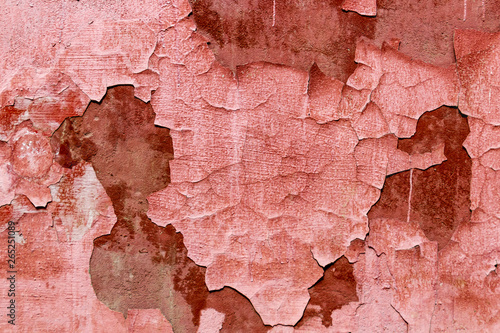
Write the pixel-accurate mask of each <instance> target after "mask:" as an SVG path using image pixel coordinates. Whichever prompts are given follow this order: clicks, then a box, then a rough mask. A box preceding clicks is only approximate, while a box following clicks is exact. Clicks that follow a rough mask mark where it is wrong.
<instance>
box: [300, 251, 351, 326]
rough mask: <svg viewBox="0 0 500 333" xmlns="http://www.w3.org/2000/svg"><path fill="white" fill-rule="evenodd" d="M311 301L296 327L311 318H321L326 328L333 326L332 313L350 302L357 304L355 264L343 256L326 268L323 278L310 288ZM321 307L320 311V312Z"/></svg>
mask: <svg viewBox="0 0 500 333" xmlns="http://www.w3.org/2000/svg"><path fill="white" fill-rule="evenodd" d="M309 295H310V296H311V299H310V300H309V304H307V307H306V310H305V311H304V316H303V317H302V319H301V320H300V321H299V322H298V323H297V325H296V327H300V326H302V325H303V324H304V323H305V322H306V321H307V320H308V319H309V318H312V317H316V316H319V317H321V322H322V324H323V325H324V326H326V327H330V326H331V325H332V316H331V314H332V311H333V310H337V309H340V308H341V307H342V306H344V305H346V304H349V303H350V302H357V301H358V300H359V299H358V295H357V293H356V280H355V279H354V274H353V264H351V263H349V261H348V260H347V259H346V257H344V256H342V257H340V258H339V259H337V260H336V261H335V262H334V263H333V264H330V265H328V266H326V267H325V273H324V275H323V277H322V278H321V279H320V280H319V281H318V282H316V284H315V285H314V286H312V287H311V288H309ZM318 307H319V310H318Z"/></svg>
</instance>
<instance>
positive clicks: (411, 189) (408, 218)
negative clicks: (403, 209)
mask: <svg viewBox="0 0 500 333" xmlns="http://www.w3.org/2000/svg"><path fill="white" fill-rule="evenodd" d="M412 191H413V169H410V193H409V194H408V214H407V215H406V222H407V223H410V212H411V192H412Z"/></svg>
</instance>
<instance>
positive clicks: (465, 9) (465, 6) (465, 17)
mask: <svg viewBox="0 0 500 333" xmlns="http://www.w3.org/2000/svg"><path fill="white" fill-rule="evenodd" d="M466 19H467V0H464V22H465V20H466Z"/></svg>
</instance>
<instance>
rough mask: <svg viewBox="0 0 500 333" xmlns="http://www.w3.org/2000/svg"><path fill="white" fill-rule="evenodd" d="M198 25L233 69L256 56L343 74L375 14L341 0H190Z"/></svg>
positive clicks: (221, 59)
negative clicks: (348, 7) (346, 8)
mask: <svg viewBox="0 0 500 333" xmlns="http://www.w3.org/2000/svg"><path fill="white" fill-rule="evenodd" d="M189 2H190V4H191V7H192V8H193V17H194V20H195V22H196V25H197V28H198V31H200V33H202V34H204V35H206V36H207V37H208V38H209V39H210V40H211V41H213V42H214V43H211V47H212V48H213V50H214V52H215V54H216V56H217V58H218V60H219V62H221V63H222V64H223V65H225V66H228V67H229V68H231V69H233V70H235V68H236V66H239V65H243V64H246V63H249V62H255V61H268V62H273V63H277V64H283V65H288V66H294V67H298V68H301V69H304V70H308V69H309V67H311V64H312V63H313V62H314V61H316V62H317V63H318V64H319V66H320V67H321V69H322V70H323V71H325V72H326V73H327V74H328V75H333V76H335V77H337V78H340V79H342V80H344V81H345V80H347V77H348V76H349V74H350V73H352V72H353V71H354V69H355V66H356V64H355V63H354V51H355V50H354V49H355V48H354V46H355V44H356V40H357V39H358V37H360V36H366V37H369V38H373V37H374V35H375V22H376V20H377V18H370V17H364V16H361V15H358V14H357V13H353V12H344V11H342V9H341V4H342V1H340V0H338V1H328V0H307V1H298V0H294V1H279V0H277V1H275V25H274V26H273V0H258V1H254V2H248V1H245V0H235V1H233V0H231V1H229V0H227V1H213V0H190V1H189Z"/></svg>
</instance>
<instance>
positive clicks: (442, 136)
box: [368, 106, 472, 249]
mask: <svg viewBox="0 0 500 333" xmlns="http://www.w3.org/2000/svg"><path fill="white" fill-rule="evenodd" d="M468 134H469V126H468V123H467V118H466V117H465V116H462V115H461V114H460V113H459V111H458V109H456V108H450V107H446V106H443V107H441V108H439V109H437V110H435V111H432V112H426V113H425V114H424V115H422V117H420V119H419V121H418V124H417V131H416V133H415V135H414V136H413V137H411V138H409V139H404V140H399V141H398V148H399V149H401V150H403V151H405V152H407V153H410V154H413V153H426V152H430V151H431V150H432V149H433V148H435V147H437V146H438V145H440V144H442V143H444V145H445V149H444V153H445V155H446V158H447V160H446V161H445V162H443V163H441V164H439V165H436V166H433V167H430V168H428V169H427V170H418V169H414V170H413V177H412V184H413V187H412V197H411V212H410V220H411V221H413V222H416V223H418V224H419V225H420V227H421V228H422V230H423V231H424V233H425V235H426V236H427V238H428V239H429V240H431V241H436V242H438V246H439V249H442V248H443V247H445V246H446V244H448V242H449V240H450V238H451V236H452V235H453V232H454V231H455V229H456V228H457V226H458V225H459V224H460V223H463V222H467V221H469V220H470V209H469V207H470V181H471V165H472V162H471V160H470V157H469V155H468V154H467V152H466V151H465V149H464V148H463V147H462V143H463V142H464V140H465V138H466V137H467V135H468ZM409 188H410V171H405V172H402V173H399V174H396V175H392V176H390V177H387V179H386V182H385V185H384V188H383V189H382V193H381V197H380V200H379V201H378V202H377V204H376V205H375V206H373V207H372V209H371V210H370V212H369V214H368V218H369V219H374V218H380V217H385V218H396V219H399V220H403V221H406V218H407V214H408V196H409Z"/></svg>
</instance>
